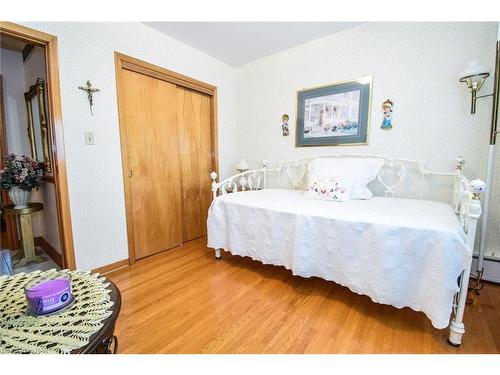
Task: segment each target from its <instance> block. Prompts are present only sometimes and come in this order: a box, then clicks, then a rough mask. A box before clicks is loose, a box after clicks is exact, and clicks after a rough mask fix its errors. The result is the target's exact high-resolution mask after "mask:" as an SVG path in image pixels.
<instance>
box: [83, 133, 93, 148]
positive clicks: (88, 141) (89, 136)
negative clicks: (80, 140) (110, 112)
mask: <svg viewBox="0 0 500 375" xmlns="http://www.w3.org/2000/svg"><path fill="white" fill-rule="evenodd" d="M85 144H86V145H87V146H94V145H95V133H94V132H85Z"/></svg>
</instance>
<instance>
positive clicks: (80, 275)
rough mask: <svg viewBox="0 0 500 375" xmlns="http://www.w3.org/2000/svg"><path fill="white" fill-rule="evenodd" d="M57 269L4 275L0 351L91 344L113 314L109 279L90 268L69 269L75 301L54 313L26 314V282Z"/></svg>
mask: <svg viewBox="0 0 500 375" xmlns="http://www.w3.org/2000/svg"><path fill="white" fill-rule="evenodd" d="M56 272H58V271H56V270H50V271H43V272H42V271H35V272H32V273H28V274H27V273H20V274H18V275H14V276H0V353H59V354H61V353H69V352H71V351H72V350H74V349H78V348H81V347H83V346H85V345H87V344H88V342H89V339H90V336H92V334H94V333H96V332H97V331H99V329H100V328H101V327H102V321H103V320H104V319H106V318H107V317H109V316H110V315H111V314H112V309H111V307H112V306H113V301H111V300H110V296H109V292H110V291H109V290H108V289H107V287H108V286H109V282H107V281H106V278H104V277H102V276H100V275H99V274H95V273H90V272H88V271H68V270H66V271H65V272H69V273H70V274H71V276H72V287H73V295H74V297H75V302H74V303H73V305H72V306H71V307H69V308H68V309H67V310H65V311H62V312H60V313H58V314H55V315H51V316H39V317H33V316H30V315H27V314H26V305H27V303H26V298H25V296H24V286H25V285H26V284H27V283H28V282H30V281H32V280H36V279H38V278H41V277H44V276H50V275H51V274H53V273H56Z"/></svg>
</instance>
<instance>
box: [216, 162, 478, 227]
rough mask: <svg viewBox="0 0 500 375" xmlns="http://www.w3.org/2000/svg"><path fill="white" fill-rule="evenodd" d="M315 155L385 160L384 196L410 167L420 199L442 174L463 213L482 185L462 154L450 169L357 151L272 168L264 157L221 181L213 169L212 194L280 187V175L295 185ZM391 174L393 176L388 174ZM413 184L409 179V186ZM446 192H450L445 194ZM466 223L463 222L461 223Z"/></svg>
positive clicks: (399, 187)
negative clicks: (431, 178) (464, 170)
mask: <svg viewBox="0 0 500 375" xmlns="http://www.w3.org/2000/svg"><path fill="white" fill-rule="evenodd" d="M318 158H379V159H382V160H384V161H385V164H384V166H383V167H382V168H381V170H380V172H379V173H378V175H377V181H378V183H379V184H380V187H381V188H382V190H383V194H384V195H385V196H387V197H393V196H395V195H396V192H398V191H399V190H403V189H402V185H403V183H404V182H405V180H406V179H407V177H408V175H409V173H408V172H409V169H411V170H412V172H413V174H416V175H417V176H418V177H419V179H420V187H419V188H420V189H419V190H420V194H419V197H418V198H420V199H423V191H424V189H426V188H427V185H428V181H427V178H428V177H429V176H443V177H445V178H452V179H453V192H452V194H451V198H452V199H451V202H450V203H451V204H452V206H453V208H454V210H455V212H456V213H457V214H460V215H461V216H466V215H467V212H468V210H469V209H468V207H469V204H466V202H468V201H470V200H471V199H472V198H473V197H478V193H480V192H482V191H484V189H485V185H484V183H483V182H482V181H479V180H474V181H472V182H470V181H469V180H467V179H466V178H465V176H464V175H463V173H462V167H463V165H464V163H465V161H464V159H463V158H462V157H458V158H457V159H455V170H454V171H450V172H436V171H431V170H430V169H429V168H427V167H426V163H425V162H424V161H415V160H408V159H399V158H389V157H385V156H379V155H358V154H347V155H339V154H331V155H320V156H311V157H306V158H301V159H296V160H288V161H282V162H278V163H277V166H276V167H274V168H270V167H269V162H268V161H267V160H263V162H262V168H259V169H252V170H249V171H246V172H243V173H238V174H235V175H233V176H231V177H228V178H226V179H225V180H223V181H220V182H217V173H215V172H212V173H211V174H210V178H211V179H212V194H213V198H214V199H215V197H216V196H217V195H219V194H227V193H228V192H234V191H238V190H260V189H267V188H268V187H275V188H283V181H282V180H283V177H285V180H286V182H287V183H288V187H291V188H293V189H298V188H300V187H301V186H304V185H303V184H304V183H305V180H306V177H307V172H308V169H309V164H310V162H311V161H313V160H314V159H318ZM273 177H274V182H275V183H276V180H277V185H278V186H269V180H270V179H271V178H273ZM390 177H392V178H390ZM414 185H415V184H414V183H413V181H412V186H414ZM448 196H449V195H448ZM464 225H465V224H464Z"/></svg>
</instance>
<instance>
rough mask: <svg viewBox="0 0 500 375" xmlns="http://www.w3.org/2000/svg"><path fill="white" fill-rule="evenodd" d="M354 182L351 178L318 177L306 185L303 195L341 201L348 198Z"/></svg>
mask: <svg viewBox="0 0 500 375" xmlns="http://www.w3.org/2000/svg"><path fill="white" fill-rule="evenodd" d="M354 183H355V180H354V179H352V178H334V177H326V178H320V179H317V180H315V181H312V182H311V184H309V185H308V186H307V188H306V191H305V192H304V195H305V196H306V197H307V198H311V199H322V200H327V201H337V202H343V201H345V200H349V199H350V196H351V191H352V187H353V186H354Z"/></svg>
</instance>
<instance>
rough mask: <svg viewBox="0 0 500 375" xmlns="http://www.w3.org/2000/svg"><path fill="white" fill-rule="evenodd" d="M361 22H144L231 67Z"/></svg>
mask: <svg viewBox="0 0 500 375" xmlns="http://www.w3.org/2000/svg"><path fill="white" fill-rule="evenodd" d="M361 23H362V22H144V24H146V25H148V26H150V27H152V28H153V29H156V30H158V31H160V32H162V33H164V34H166V35H169V36H171V37H173V38H175V39H177V40H179V41H181V42H183V43H186V44H187V45H190V46H191V47H194V48H196V49H198V50H200V51H203V52H205V53H206V54H208V55H211V56H213V57H215V58H217V59H219V60H221V61H224V62H226V63H228V64H230V65H233V66H240V65H243V64H246V63H249V62H251V61H254V60H257V59H260V58H262V57H265V56H268V55H270V54H273V53H275V52H279V51H283V50H285V49H288V48H290V47H293V46H296V45H299V44H302V43H305V42H308V41H311V40H314V39H318V38H321V37H323V36H326V35H329V34H333V33H336V32H339V31H341V30H345V29H348V28H350V27H355V26H358V25H360V24H361Z"/></svg>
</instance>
